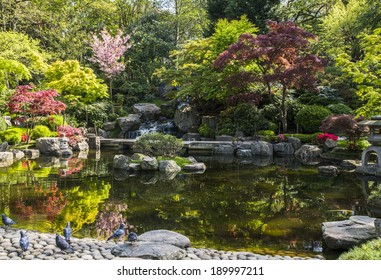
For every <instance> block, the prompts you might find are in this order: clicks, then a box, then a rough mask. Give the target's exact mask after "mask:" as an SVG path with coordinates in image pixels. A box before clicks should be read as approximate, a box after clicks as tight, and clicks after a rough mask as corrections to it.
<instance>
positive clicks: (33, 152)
mask: <svg viewBox="0 0 381 280" xmlns="http://www.w3.org/2000/svg"><path fill="white" fill-rule="evenodd" d="M24 154H25V156H26V157H28V158H29V159H35V158H38V157H40V151H39V150H36V149H26V150H24Z"/></svg>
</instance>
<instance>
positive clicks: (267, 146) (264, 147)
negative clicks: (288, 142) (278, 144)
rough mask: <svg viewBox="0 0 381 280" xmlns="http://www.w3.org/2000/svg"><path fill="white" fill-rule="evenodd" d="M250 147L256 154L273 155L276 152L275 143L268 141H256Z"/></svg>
mask: <svg viewBox="0 0 381 280" xmlns="http://www.w3.org/2000/svg"><path fill="white" fill-rule="evenodd" d="M250 147H251V152H252V154H253V155H256V156H272V155H273V154H274V148H273V144H271V143H269V142H266V141H255V142H253V143H252V144H251V146H250Z"/></svg>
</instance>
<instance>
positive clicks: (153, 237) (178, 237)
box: [138, 229, 190, 248]
mask: <svg viewBox="0 0 381 280" xmlns="http://www.w3.org/2000/svg"><path fill="white" fill-rule="evenodd" d="M138 240H139V241H144V242H159V243H166V244H171V245H173V246H176V247H180V248H187V247H190V240H189V238H188V237H186V236H184V235H182V234H180V233H177V232H174V231H170V230H165V229H159V230H151V231H147V232H145V233H143V234H141V235H139V238H138Z"/></svg>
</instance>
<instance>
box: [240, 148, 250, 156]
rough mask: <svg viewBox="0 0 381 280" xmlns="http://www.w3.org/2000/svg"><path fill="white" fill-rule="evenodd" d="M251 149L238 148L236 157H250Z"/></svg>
mask: <svg viewBox="0 0 381 280" xmlns="http://www.w3.org/2000/svg"><path fill="white" fill-rule="evenodd" d="M252 156H253V154H252V153H251V149H238V150H237V157H252Z"/></svg>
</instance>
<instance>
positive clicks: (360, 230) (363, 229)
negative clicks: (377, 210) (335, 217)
mask: <svg viewBox="0 0 381 280" xmlns="http://www.w3.org/2000/svg"><path fill="white" fill-rule="evenodd" d="M374 221H375V218H370V217H367V216H352V217H350V218H349V220H345V221H339V222H325V223H323V228H322V230H323V239H324V241H325V243H326V244H327V246H328V247H329V248H331V249H335V250H348V249H350V248H352V247H353V246H357V245H360V244H362V243H364V242H366V241H368V240H371V239H374V238H376V237H377V235H376V229H375V226H374Z"/></svg>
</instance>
